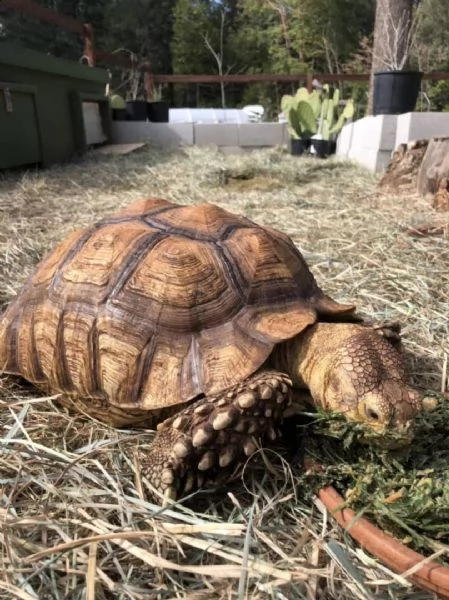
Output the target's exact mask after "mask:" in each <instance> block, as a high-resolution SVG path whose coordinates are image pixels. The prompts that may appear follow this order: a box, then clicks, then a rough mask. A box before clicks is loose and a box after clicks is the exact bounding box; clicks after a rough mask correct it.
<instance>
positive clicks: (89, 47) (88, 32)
mask: <svg viewBox="0 0 449 600" xmlns="http://www.w3.org/2000/svg"><path fill="white" fill-rule="evenodd" d="M83 40H84V58H86V60H87V64H88V65H89V67H94V66H95V48H94V28H93V27H92V25H91V24H90V23H83Z"/></svg>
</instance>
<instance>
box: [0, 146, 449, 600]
mask: <svg viewBox="0 0 449 600" xmlns="http://www.w3.org/2000/svg"><path fill="white" fill-rule="evenodd" d="M376 183H377V181H376V178H375V177H373V176H372V175H370V174H369V173H367V172H366V171H365V170H363V169H361V168H358V167H356V166H354V165H351V164H349V163H346V162H341V161H338V160H336V159H332V160H327V161H318V160H312V159H309V160H305V159H304V160H303V159H301V160H298V159H293V158H292V157H289V156H288V155H286V154H284V153H282V152H280V151H278V150H272V151H264V152H259V153H254V154H251V155H246V156H238V157H237V156H228V157H224V156H222V155H221V154H219V153H218V152H215V151H213V150H201V149H197V148H192V149H189V150H185V151H177V152H171V153H163V152H161V151H157V150H155V149H151V148H150V149H148V148H145V149H142V150H140V151H138V152H136V153H134V154H132V155H128V156H122V157H106V156H91V157H88V158H86V159H84V160H82V161H80V162H78V163H75V164H71V165H68V166H63V167H55V168H52V169H50V170H47V171H42V172H27V173H24V172H21V173H16V174H11V175H8V176H6V177H4V178H3V179H1V180H0V310H1V308H2V306H4V305H5V304H6V303H7V302H8V301H9V300H10V299H11V298H12V297H13V295H14V293H15V291H16V290H17V289H18V288H19V287H20V285H21V284H22V283H23V282H24V280H25V279H26V277H27V275H28V274H29V273H30V272H31V270H32V268H33V266H34V265H35V264H36V262H37V261H38V260H39V258H40V257H41V256H42V255H43V253H44V252H45V251H46V250H47V249H49V248H50V247H51V246H52V244H54V243H55V242H57V241H58V240H61V239H62V238H63V237H64V236H65V235H66V234H67V233H68V232H69V231H71V230H73V229H74V228H76V227H80V226H84V225H88V224H90V223H92V221H94V220H95V219H97V218H98V217H102V216H103V215H105V214H106V213H109V212H112V211H114V210H116V209H117V208H119V207H122V206H125V205H127V204H129V203H130V202H131V201H133V200H135V199H138V198H142V197H144V196H162V197H165V198H167V199H169V200H174V201H179V202H182V203H193V202H198V201H207V202H214V203H217V204H219V205H221V206H223V207H225V208H227V209H229V210H231V211H235V212H238V213H241V214H245V215H247V216H248V217H251V218H252V219H254V220H255V221H257V222H258V223H261V224H269V225H273V226H275V227H278V228H280V229H282V230H283V231H285V232H286V233H288V234H289V235H290V236H291V237H292V238H293V240H294V241H295V242H296V243H297V244H298V245H299V247H300V248H301V250H302V251H303V253H304V255H305V257H306V259H307V260H308V262H309V264H310V265H311V267H312V269H313V271H314V273H315V275H316V277H317V279H318V280H319V282H320V283H321V284H322V286H323V287H324V288H325V289H326V291H327V292H328V293H330V294H331V295H333V296H334V297H335V298H336V299H338V300H340V301H343V302H347V301H355V302H356V303H357V304H358V306H359V307H361V309H362V310H363V313H365V314H366V315H367V316H369V317H373V318H378V319H399V320H400V321H401V322H402V323H403V334H404V339H405V348H406V350H407V353H408V357H409V365H410V369H411V372H412V377H413V379H414V381H415V383H416V384H417V385H419V386H420V387H422V388H424V389H430V390H433V391H434V392H444V391H446V387H447V384H448V382H447V376H448V369H447V355H448V352H449V342H448V337H449V336H448V332H449V319H448V315H449V269H448V265H449V243H448V228H447V227H446V228H445V227H444V226H443V227H442V229H440V234H439V235H424V236H420V235H410V233H411V230H414V229H416V228H417V227H419V226H420V225H421V224H422V223H429V222H431V223H432V222H434V220H435V219H436V215H435V214H434V213H433V212H432V210H431V209H430V208H429V207H428V206H427V205H426V203H425V202H424V201H422V200H420V199H419V198H417V197H416V196H414V195H413V194H407V195H405V194H403V195H401V196H391V195H385V194H381V193H379V191H378V190H377V188H376ZM435 396H436V397H438V398H439V402H440V404H439V408H438V409H437V410H436V411H435V413H433V416H432V415H430V416H429V417H428V418H426V420H425V421H424V422H423V424H422V427H421V429H420V435H421V438H420V441H419V442H418V443H417V444H416V446H415V447H414V449H413V450H412V452H411V454H410V455H408V456H407V457H403V456H402V457H401V456H399V457H391V456H389V455H387V454H384V453H381V452H379V451H377V452H374V451H371V450H367V449H358V451H357V452H356V451H355V450H354V448H356V449H357V446H355V447H354V446H352V447H351V450H350V451H349V452H348V451H346V450H345V449H344V448H343V445H342V444H341V442H339V441H338V440H337V441H333V442H332V441H331V442H329V443H325V442H324V439H325V438H323V437H321V436H320V435H319V432H317V431H316V425H315V426H314V425H307V426H306V425H302V426H301V428H302V429H301V430H302V432H303V434H302V436H300V437H301V438H302V439H303V440H306V442H307V444H306V445H307V448H308V452H309V453H311V454H312V455H314V456H317V457H318V458H319V459H320V460H321V461H322V462H324V463H325V465H326V467H327V468H326V471H325V473H324V475H323V476H322V477H323V480H324V479H326V478H327V480H329V479H330V480H332V481H334V482H335V483H336V485H337V486H339V489H340V490H341V491H343V490H344V489H345V488H346V489H350V497H351V501H352V502H353V505H354V506H355V507H356V508H357V509H360V510H363V511H364V512H365V514H368V515H369V516H370V517H371V518H373V519H374V520H376V521H377V522H378V523H380V524H381V525H382V526H384V527H385V528H387V529H389V530H390V531H394V532H395V533H396V535H398V536H399V537H400V538H401V539H402V540H405V541H408V542H409V543H410V544H411V545H412V546H413V547H415V548H417V549H419V550H422V551H424V552H425V553H426V554H427V555H429V554H431V553H432V552H437V553H438V554H439V555H440V559H444V557H445V555H446V550H447V549H448V546H447V544H448V543H449V527H448V524H447V523H448V521H449V519H448V517H449V484H448V480H449V478H448V477H447V465H448V464H449V442H448V440H447V437H448V436H447V434H446V423H447V421H446V417H447V416H449V411H447V409H446V407H445V406H444V396H443V395H442V394H440V395H438V394H435ZM0 402H1V403H2V409H1V414H0V435H1V439H0V488H1V491H0V519H1V528H0V545H1V554H0V571H1V572H2V575H3V576H2V577H1V578H0V598H8V599H10V598H22V599H27V600H28V599H36V598H38V599H39V600H44V599H49V600H50V599H52V600H53V599H57V600H62V599H66V598H70V599H71V600H78V599H79V600H81V599H83V600H94V599H95V600H102V599H109V598H114V599H123V600H124V599H127V600H128V599H129V600H138V599H139V600H140V599H142V600H143V599H161V600H162V599H164V600H165V599H174V598H185V599H188V600H200V599H203V598H204V599H209V598H217V599H218V598H223V599H225V598H226V599H228V598H229V599H231V598H232V599H234V598H236V599H237V598H238V599H243V598H253V599H265V598H274V599H277V600H284V599H287V598H288V599H289V600H291V599H296V598H298V599H302V598H305V599H308V600H312V599H313V598H323V599H325V598H328V599H330V598H374V597H375V598H384V599H386V598H394V599H396V598H397V599H405V598H410V599H412V600H425V599H430V598H433V596H432V595H431V594H430V593H427V592H423V591H419V590H418V589H416V588H414V587H413V586H411V585H410V584H409V583H408V582H407V581H406V580H404V579H403V578H401V577H399V576H396V575H395V574H394V573H392V572H391V571H389V570H388V569H386V568H384V567H382V566H381V565H378V564H377V563H376V562H375V561H373V560H372V558H371V557H369V556H368V555H367V554H366V553H365V552H363V551H362V550H361V549H360V548H358V547H356V546H355V545H354V544H352V543H351V542H350V541H349V540H348V539H347V538H346V537H344V536H343V535H342V533H341V531H340V530H339V529H338V527H337V526H336V525H335V524H334V522H333V520H332V519H331V518H330V517H329V516H327V515H326V512H325V511H324V510H323V507H322V506H321V505H320V503H319V501H317V500H316V499H315V497H314V495H313V494H312V490H313V489H314V486H316V485H317V484H319V483H320V481H317V480H316V477H315V476H310V477H308V476H307V475H305V474H304V470H303V469H302V466H301V465H302V456H303V452H304V450H302V449H300V450H299V451H297V452H296V453H295V452H292V448H291V447H289V446H292V444H291V443H290V444H286V446H285V447H281V446H277V447H274V448H270V449H267V450H265V451H264V452H263V453H261V454H259V455H258V456H256V457H255V458H254V459H252V460H251V461H250V463H249V464H248V465H247V466H246V468H245V470H244V472H243V475H242V477H241V479H240V480H237V481H236V482H235V483H234V484H233V485H231V486H229V487H228V488H226V489H225V490H221V491H220V492H218V493H217V492H215V493H202V494H199V495H197V496H196V497H195V498H193V499H192V500H191V501H190V503H188V504H187V505H186V506H181V505H176V506H173V507H171V508H170V509H167V510H161V509H160V508H158V507H156V506H155V505H153V504H151V503H149V502H148V501H147V500H146V499H145V481H144V480H142V479H141V478H140V476H139V469H138V455H139V453H141V452H145V448H146V447H148V444H149V443H150V441H151V435H152V434H151V432H142V431H140V432H137V433H136V432H132V431H117V430H113V429H110V428H107V427H105V426H103V425H100V424H98V423H96V422H94V421H92V420H89V419H87V418H84V417H82V416H79V415H76V416H73V415H69V414H67V413H66V412H65V411H64V410H62V409H60V408H58V407H57V405H56V404H55V403H54V399H52V398H48V397H42V395H41V394H39V393H37V392H36V391H35V390H33V389H32V388H31V387H29V386H26V385H25V384H24V383H23V382H18V381H13V380H11V379H7V378H3V381H2V383H1V389H0ZM445 411H446V412H445ZM314 428H315V429H314ZM448 430H449V429H448ZM314 431H315V433H314ZM297 445H298V444H297V443H296V442H295V441H294V442H293V446H294V447H295V448H296V447H297ZM286 459H288V460H286ZM392 498H394V499H395V502H393V501H392Z"/></svg>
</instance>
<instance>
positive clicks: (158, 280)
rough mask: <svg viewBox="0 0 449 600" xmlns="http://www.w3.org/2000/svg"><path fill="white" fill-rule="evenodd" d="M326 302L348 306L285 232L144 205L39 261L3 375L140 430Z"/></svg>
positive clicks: (239, 369)
mask: <svg viewBox="0 0 449 600" xmlns="http://www.w3.org/2000/svg"><path fill="white" fill-rule="evenodd" d="M324 306H326V307H327V310H328V311H330V312H331V313H334V314H336V315H337V314H338V313H340V312H341V311H347V310H350V308H351V307H343V306H341V305H339V304H337V303H335V302H333V301H332V300H330V299H329V298H327V296H325V295H324V294H323V293H322V292H321V290H320V289H319V287H318V285H317V284H316V282H315V279H314V278H313V276H312V274H311V273H310V271H309V269H308V267H307V265H306V263H305V261H304V259H303V258H302V256H301V254H300V253H299V251H298V250H297V249H296V248H295V246H294V245H293V243H292V242H291V240H290V239H289V238H288V237H287V236H286V235H285V234H281V233H279V232H277V231H275V230H273V229H269V228H263V227H260V226H258V225H256V224H255V223H253V222H251V221H249V220H248V219H246V218H243V217H240V216H237V215H233V214H231V213H228V212H226V211H225V210H223V209H221V208H219V207H216V206H213V205H211V204H204V205H199V206H180V205H176V204H173V203H170V202H168V201H166V200H162V199H153V200H151V199H150V200H142V201H139V202H136V203H134V204H132V205H131V206H129V207H128V208H126V209H124V210H121V211H119V212H117V213H115V214H113V215H110V216H108V217H106V218H105V219H103V220H101V221H99V222H98V223H96V224H94V225H93V226H92V227H90V228H88V229H86V230H83V231H78V232H74V233H73V234H71V235H70V236H69V237H68V238H67V239H66V240H65V241H63V242H62V243H61V244H60V245H59V246H58V247H57V248H56V249H55V250H53V251H52V252H51V253H49V254H48V255H47V256H46V257H45V258H44V259H43V261H42V262H41V263H40V265H38V267H37V268H36V270H35V272H34V275H32V276H31V278H30V279H29V281H28V282H27V284H26V285H25V286H24V287H23V289H22V290H21V292H20V293H19V294H18V296H17V298H16V300H15V301H13V302H12V303H11V305H10V306H9V308H8V309H7V311H6V312H5V314H4V315H3V317H2V320H1V321H0V368H1V367H4V370H5V372H13V373H15V374H18V375H21V376H23V377H25V378H26V379H28V380H29V381H31V382H33V383H35V384H37V385H39V386H41V387H42V388H44V389H45V390H46V391H52V392H65V393H66V394H68V395H70V396H71V397H72V398H75V397H76V399H77V400H76V401H77V405H78V406H79V405H80V403H81V404H82V406H83V407H84V410H85V411H86V412H88V413H89V412H90V413H92V414H94V415H99V414H100V410H99V409H98V410H97V408H96V407H97V405H98V406H99V405H100V404H101V415H102V418H103V417H104V414H105V410H104V402H105V400H104V399H106V401H107V402H109V405H110V412H111V415H112V414H117V419H115V418H114V419H112V421H114V420H117V422H120V423H121V424H122V423H124V422H125V421H126V414H129V420H130V422H131V421H133V422H134V421H135V415H137V414H139V415H140V414H141V413H142V411H156V410H158V409H167V408H168V407H170V406H174V405H177V404H180V403H183V402H186V401H188V400H190V399H192V398H194V397H196V396H198V395H200V394H202V393H205V394H211V393H213V394H217V393H219V392H221V391H222V390H225V389H227V388H229V387H232V386H234V385H236V384H237V383H239V382H241V381H243V380H244V379H245V378H247V377H248V376H250V375H251V374H253V373H254V372H255V371H256V370H257V369H258V368H259V367H260V366H261V365H262V364H263V363H264V362H265V360H266V359H267V358H268V356H269V355H270V353H271V351H272V349H273V347H274V345H275V344H276V343H277V342H279V341H282V340H285V339H288V338H290V337H292V336H294V335H295V334H297V333H299V332H301V331H302V330H303V329H304V328H306V327H307V326H308V325H310V324H312V323H314V322H315V320H316V318H317V311H318V312H321V311H322V309H323V307H324ZM93 398H97V399H100V400H98V401H97V400H96V401H95V402H94V400H93ZM133 415H134V416H133ZM109 421H111V419H109Z"/></svg>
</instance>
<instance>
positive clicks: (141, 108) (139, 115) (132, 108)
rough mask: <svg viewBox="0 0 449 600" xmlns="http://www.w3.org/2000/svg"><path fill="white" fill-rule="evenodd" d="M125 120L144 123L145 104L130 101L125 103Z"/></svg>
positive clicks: (146, 113) (141, 101) (146, 115)
mask: <svg viewBox="0 0 449 600" xmlns="http://www.w3.org/2000/svg"><path fill="white" fill-rule="evenodd" d="M126 118H127V119H128V121H146V120H147V118H148V110H147V102H145V100H131V101H129V102H127V103H126Z"/></svg>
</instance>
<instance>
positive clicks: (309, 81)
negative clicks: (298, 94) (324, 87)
mask: <svg viewBox="0 0 449 600" xmlns="http://www.w3.org/2000/svg"><path fill="white" fill-rule="evenodd" d="M307 91H308V92H309V94H310V93H311V92H313V73H307Z"/></svg>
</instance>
